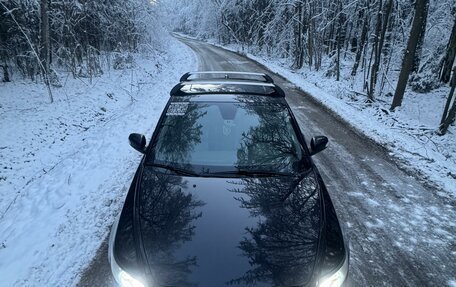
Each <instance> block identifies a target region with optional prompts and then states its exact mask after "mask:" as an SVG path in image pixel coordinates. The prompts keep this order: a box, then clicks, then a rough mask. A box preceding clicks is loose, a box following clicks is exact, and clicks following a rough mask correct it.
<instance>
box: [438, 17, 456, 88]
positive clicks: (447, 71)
mask: <svg viewBox="0 0 456 287" xmlns="http://www.w3.org/2000/svg"><path fill="white" fill-rule="evenodd" d="M455 56H456V18H455V19H454V24H453V29H452V31H451V36H450V39H449V40H448V45H447V49H446V53H445V58H443V61H442V63H441V67H440V81H442V82H444V83H448V81H449V80H450V75H451V68H452V66H453V63H454V59H455Z"/></svg>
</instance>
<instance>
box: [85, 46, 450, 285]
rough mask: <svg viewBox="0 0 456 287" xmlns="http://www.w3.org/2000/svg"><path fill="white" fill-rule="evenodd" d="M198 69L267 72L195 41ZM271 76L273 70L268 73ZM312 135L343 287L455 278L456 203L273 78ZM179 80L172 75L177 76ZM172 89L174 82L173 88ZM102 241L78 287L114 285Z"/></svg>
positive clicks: (441, 282)
mask: <svg viewBox="0 0 456 287" xmlns="http://www.w3.org/2000/svg"><path fill="white" fill-rule="evenodd" d="M180 40H181V41H182V42H184V43H185V44H187V45H188V46H189V47H190V48H192V49H193V50H194V51H195V53H196V55H197V56H198V59H199V69H200V70H236V71H254V72H266V73H270V72H268V71H267V70H266V69H265V68H264V67H262V66H260V65H259V64H257V63H255V62H253V61H251V60H249V59H247V58H245V57H242V56H240V55H238V54H235V53H232V52H229V51H226V50H223V49H221V48H217V47H214V46H211V45H208V44H205V43H201V42H198V41H195V40H189V39H180ZM270 74H271V73H270ZM273 78H274V81H275V82H276V83H277V84H278V85H280V86H281V87H282V88H283V89H284V90H285V93H286V95H287V101H288V103H289V104H290V106H291V107H292V109H293V112H294V114H295V116H296V118H297V120H298V122H299V124H300V126H301V129H302V131H303V133H304V135H305V136H306V139H307V140H310V138H311V137H312V136H316V135H326V136H328V138H329V140H330V147H329V148H328V149H327V150H326V151H324V152H322V153H321V154H318V155H317V156H316V162H317V166H318V167H319V169H320V172H321V173H322V176H323V177H324V180H325V182H326V184H327V186H328V190H329V193H330V194H331V197H332V199H333V202H334V204H335V207H336V210H337V212H338V215H339V217H340V220H341V221H342V222H344V223H345V225H346V226H345V231H346V233H347V235H348V237H349V240H350V248H351V254H350V264H351V265H350V271H349V272H350V273H349V274H350V275H349V280H348V281H349V282H347V283H348V284H347V285H348V286H448V285H452V284H454V282H455V281H456V209H455V206H456V202H455V199H454V198H452V197H450V196H445V192H440V193H437V192H436V190H434V189H432V188H431V187H426V186H425V185H423V184H422V183H420V181H419V180H417V179H416V178H415V177H413V176H412V175H410V174H407V173H406V172H404V171H402V170H401V169H400V168H398V166H397V165H396V164H395V162H394V160H393V159H391V158H390V156H389V155H388V153H387V152H386V151H385V150H384V149H383V148H381V147H379V146H377V145H376V144H375V143H372V142H371V141H370V140H368V139H366V138H364V137H363V136H360V135H359V134H357V133H355V132H354V131H353V130H352V129H351V128H350V126H349V125H347V124H346V123H345V122H344V121H342V120H340V119H338V118H337V117H335V116H334V115H333V114H332V113H331V112H329V111H327V110H326V109H324V108H322V107H321V106H320V105H319V104H317V103H316V102H315V101H313V100H312V99H311V97H310V96H308V95H306V94H305V93H303V92H301V91H300V90H298V89H297V88H296V87H294V86H293V85H292V84H290V83H289V82H287V81H286V80H285V79H283V78H281V77H278V76H274V75H273ZM177 80H178V79H176V81H177ZM170 89H171V87H170ZM106 245H107V244H106V242H105V243H104V244H103V245H102V247H101V248H100V250H99V252H98V254H97V256H96V257H95V259H94V261H93V262H92V264H91V266H90V267H89V268H88V270H87V271H86V272H85V273H84V274H83V275H82V279H81V282H80V283H79V286H112V285H113V279H112V276H111V274H110V269H109V266H108V262H107V246H106Z"/></svg>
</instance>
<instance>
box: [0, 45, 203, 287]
mask: <svg viewBox="0 0 456 287" xmlns="http://www.w3.org/2000/svg"><path fill="white" fill-rule="evenodd" d="M167 41H169V43H167V44H166V47H167V52H161V53H158V52H156V53H154V54H149V55H135V63H136V66H135V67H134V68H131V69H125V70H113V69H112V68H111V69H105V71H104V72H105V74H104V75H103V76H101V77H98V78H94V79H93V80H92V82H90V81H89V80H88V79H73V78H72V77H71V76H68V77H66V76H65V77H63V78H62V79H61V80H62V82H63V84H64V87H62V88H57V89H54V90H53V92H54V98H55V102H54V103H53V104H50V103H49V99H48V96H47V92H46V89H45V88H44V87H43V85H42V84H41V83H36V84H34V83H30V81H20V80H15V81H13V82H11V83H0V116H1V121H0V135H1V136H0V278H1V279H0V286H71V285H73V284H75V283H76V282H77V281H78V276H79V275H78V274H79V273H80V272H79V271H81V270H82V269H84V268H85V267H86V266H87V265H88V264H89V262H90V261H91V259H92V258H93V256H94V255H95V252H96V250H97V249H98V248H99V245H100V244H101V242H102V241H103V239H104V238H105V237H106V235H107V233H108V228H109V226H110V225H111V224H112V222H113V220H114V217H115V216H116V214H117V213H118V211H119V210H120V208H121V205H122V204H123V200H124V196H125V194H126V191H127V189H128V187H129V185H130V182H131V179H132V177H133V174H134V172H135V170H136V168H137V166H138V163H139V160H140V158H141V156H140V154H139V153H137V152H135V151H134V150H133V149H132V148H130V147H129V145H128V140H127V137H128V135H129V133H131V132H140V133H144V134H146V137H147V138H150V136H151V134H152V131H153V129H154V127H155V124H156V122H157V120H158V118H159V116H160V113H161V111H162V109H163V107H164V105H165V104H166V101H167V99H168V97H169V91H170V89H171V88H172V86H173V85H174V84H175V83H176V82H177V81H178V80H179V77H180V76H181V75H182V74H183V73H184V72H187V71H188V70H195V69H196V58H195V56H194V54H193V53H192V52H191V51H190V49H188V48H187V47H185V46H184V45H183V44H181V43H179V42H178V41H177V40H175V39H169V40H167Z"/></svg>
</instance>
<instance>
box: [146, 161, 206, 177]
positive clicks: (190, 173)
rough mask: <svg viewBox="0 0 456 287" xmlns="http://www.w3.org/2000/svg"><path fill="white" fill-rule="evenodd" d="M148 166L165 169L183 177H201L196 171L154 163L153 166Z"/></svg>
mask: <svg viewBox="0 0 456 287" xmlns="http://www.w3.org/2000/svg"><path fill="white" fill-rule="evenodd" d="M148 166H153V167H158V168H163V169H166V170H170V171H172V172H174V173H176V174H178V175H183V176H200V174H198V173H196V172H194V171H191V170H187V169H183V168H180V167H176V166H171V165H166V164H161V163H152V164H149V165H148Z"/></svg>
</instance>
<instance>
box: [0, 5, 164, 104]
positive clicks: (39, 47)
mask: <svg viewBox="0 0 456 287" xmlns="http://www.w3.org/2000/svg"><path fill="white" fill-rule="evenodd" d="M154 13H156V9H155V8H154V5H151V4H150V2H149V1H147V0H139V1H120V0H114V1H96V0H82V1H72V0H58V1H48V0H43V1H39V0H1V1H0V15H1V18H0V19H1V21H0V68H2V70H1V71H2V72H3V73H1V74H2V77H1V78H2V79H3V81H4V82H8V81H12V80H13V79H14V78H15V77H12V74H19V75H20V76H21V77H22V78H29V79H30V80H32V81H34V80H38V79H36V78H37V77H40V79H39V80H41V81H43V82H44V83H45V84H47V85H48V86H49V85H51V86H54V87H59V86H60V85H61V84H60V80H59V76H58V71H65V72H70V73H71V74H72V75H73V77H83V78H91V77H96V76H97V75H100V74H102V73H103V68H102V66H103V65H104V64H106V63H107V64H108V66H112V67H113V68H115V69H118V68H122V67H123V66H125V65H128V62H131V59H128V56H127V54H128V53H127V52H138V51H140V50H144V49H156V48H157V47H156V45H157V43H158V42H159V40H158V39H154V31H159V30H160V29H159V28H157V27H154V26H156V24H157V23H156V22H157V21H155V20H154V18H155V17H154ZM157 38H158V36H157ZM16 78H17V77H16ZM49 96H50V97H51V102H52V100H53V99H52V93H51V91H50V89H49Z"/></svg>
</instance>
